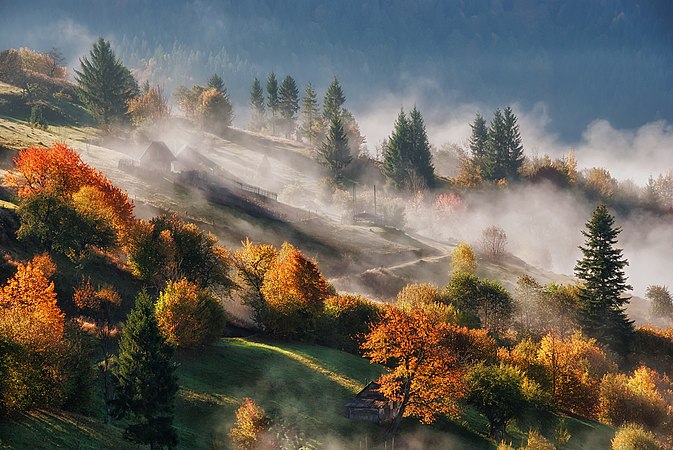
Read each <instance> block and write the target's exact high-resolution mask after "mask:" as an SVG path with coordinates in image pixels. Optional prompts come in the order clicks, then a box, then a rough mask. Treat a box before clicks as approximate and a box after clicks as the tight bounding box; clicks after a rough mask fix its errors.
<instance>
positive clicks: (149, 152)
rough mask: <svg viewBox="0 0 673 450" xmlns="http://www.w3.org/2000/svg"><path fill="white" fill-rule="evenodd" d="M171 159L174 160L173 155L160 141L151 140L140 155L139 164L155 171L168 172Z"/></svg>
mask: <svg viewBox="0 0 673 450" xmlns="http://www.w3.org/2000/svg"><path fill="white" fill-rule="evenodd" d="M173 161H175V155H174V154H173V152H172V151H171V149H170V148H168V146H167V145H166V144H164V143H163V142H162V141H152V143H151V144H150V145H149V147H147V148H146V149H145V151H144V152H143V154H142V155H140V165H141V166H142V167H143V168H145V169H150V170H154V171H157V172H170V171H171V163H172V162H173Z"/></svg>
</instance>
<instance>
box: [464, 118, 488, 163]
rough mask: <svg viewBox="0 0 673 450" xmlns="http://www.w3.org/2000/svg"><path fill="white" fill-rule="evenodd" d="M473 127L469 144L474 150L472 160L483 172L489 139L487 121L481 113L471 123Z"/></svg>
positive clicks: (472, 150)
mask: <svg viewBox="0 0 673 450" xmlns="http://www.w3.org/2000/svg"><path fill="white" fill-rule="evenodd" d="M470 128H472V135H471V136H470V140H469V141H468V142H469V145H470V151H471V152H472V160H473V161H474V163H475V164H476V165H477V167H479V168H480V169H481V170H482V172H483V167H482V164H484V158H485V157H486V143H487V141H488V128H487V127H486V121H485V120H484V118H483V117H482V115H481V114H477V115H476V117H475V118H474V122H473V123H472V124H471V125H470Z"/></svg>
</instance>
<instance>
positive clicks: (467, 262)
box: [451, 242, 477, 274]
mask: <svg viewBox="0 0 673 450" xmlns="http://www.w3.org/2000/svg"><path fill="white" fill-rule="evenodd" d="M475 270H477V260H476V258H475V256H474V251H473V250H472V247H470V246H469V245H468V244H467V242H461V243H460V244H458V246H457V247H456V248H455V249H454V250H453V252H452V253H451V273H453V274H456V273H461V272H462V273H474V272H475Z"/></svg>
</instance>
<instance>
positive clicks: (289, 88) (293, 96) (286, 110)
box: [278, 75, 299, 138]
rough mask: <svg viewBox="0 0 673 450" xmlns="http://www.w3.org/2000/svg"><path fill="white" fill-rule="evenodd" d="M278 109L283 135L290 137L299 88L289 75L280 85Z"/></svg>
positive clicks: (293, 126) (294, 126) (297, 103)
mask: <svg viewBox="0 0 673 450" xmlns="http://www.w3.org/2000/svg"><path fill="white" fill-rule="evenodd" d="M278 109H279V111H280V117H281V120H282V125H283V128H284V129H285V137H286V138H290V137H291V136H292V133H293V132H294V130H295V128H296V119H297V118H296V114H297V111H298V110H299V89H297V83H296V82H295V81H294V78H292V77H291V76H290V75H288V76H286V77H285V78H284V79H283V82H282V83H281V85H280V90H279V91H278Z"/></svg>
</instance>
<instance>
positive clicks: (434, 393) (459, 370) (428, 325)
mask: <svg viewBox="0 0 673 450" xmlns="http://www.w3.org/2000/svg"><path fill="white" fill-rule="evenodd" d="M452 331H453V327H452V326H451V325H449V324H447V323H444V322H441V321H440V320H438V319H437V318H435V317H432V316H429V315H427V314H425V313H424V312H423V311H421V310H420V309H412V310H410V311H403V310H401V309H399V308H396V307H394V306H388V307H387V308H386V310H385V313H384V314H383V316H382V317H381V320H380V321H379V322H378V323H377V325H376V326H375V327H374V329H372V331H371V332H370V333H369V334H367V336H366V338H365V341H364V343H363V344H362V349H363V351H364V355H365V356H366V357H368V358H369V359H370V360H371V362H372V363H379V364H383V365H384V366H386V367H387V368H388V370H387V373H385V374H384V375H382V376H381V377H380V378H379V380H378V382H379V383H380V385H381V387H380V392H381V393H382V394H383V395H385V397H386V398H387V399H388V400H390V401H391V402H393V404H394V407H395V418H394V420H393V422H392V424H391V429H390V431H391V433H394V432H395V431H396V429H397V427H398V426H399V424H400V421H401V420H402V417H407V416H413V417H417V418H418V419H419V420H420V421H421V422H423V423H432V422H434V421H435V419H436V418H437V416H439V415H444V414H448V415H451V416H454V417H455V416H457V414H458V412H459V406H458V402H459V401H460V400H461V399H462V398H463V397H464V396H465V394H466V387H465V384H464V381H463V375H464V368H463V366H462V365H461V363H460V361H459V359H458V354H457V353H456V350H455V349H454V348H453V347H451V346H450V345H449V344H448V339H447V338H448V336H449V335H450V334H451V332H452Z"/></svg>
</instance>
